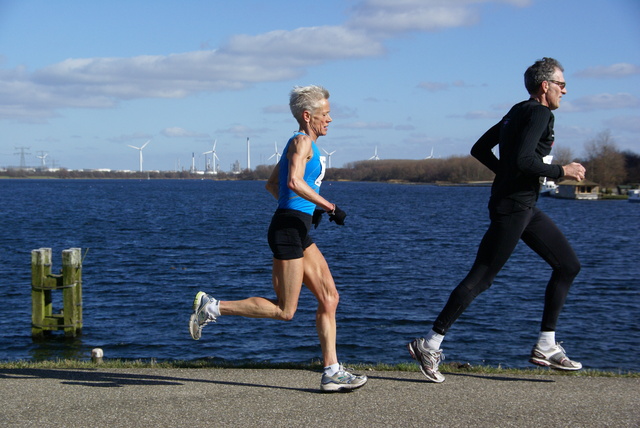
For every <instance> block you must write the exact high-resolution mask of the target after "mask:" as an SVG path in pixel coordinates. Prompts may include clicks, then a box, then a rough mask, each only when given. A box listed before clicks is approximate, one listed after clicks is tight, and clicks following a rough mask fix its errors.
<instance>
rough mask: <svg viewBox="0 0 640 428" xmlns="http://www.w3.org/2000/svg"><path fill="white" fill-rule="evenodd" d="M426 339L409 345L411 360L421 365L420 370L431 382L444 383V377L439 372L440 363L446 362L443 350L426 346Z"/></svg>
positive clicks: (416, 340)
mask: <svg viewBox="0 0 640 428" xmlns="http://www.w3.org/2000/svg"><path fill="white" fill-rule="evenodd" d="M424 342H425V340H424V338H420V339H415V340H414V341H413V342H411V343H409V344H408V345H407V349H408V350H409V353H410V354H411V358H413V359H414V360H416V361H418V363H420V370H422V374H424V375H425V376H426V377H427V379H428V380H429V381H431V382H435V383H441V382H444V376H442V373H440V372H439V371H438V366H439V365H440V362H441V361H443V360H444V354H443V353H442V349H438V350H437V351H435V350H433V349H428V348H427V347H425V346H424Z"/></svg>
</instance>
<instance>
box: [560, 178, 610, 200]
mask: <svg viewBox="0 0 640 428" xmlns="http://www.w3.org/2000/svg"><path fill="white" fill-rule="evenodd" d="M598 191H599V186H598V183H594V182H593V181H589V180H582V181H575V180H564V181H560V182H559V183H558V190H557V191H556V193H554V194H553V196H555V197H556V198H562V199H598Z"/></svg>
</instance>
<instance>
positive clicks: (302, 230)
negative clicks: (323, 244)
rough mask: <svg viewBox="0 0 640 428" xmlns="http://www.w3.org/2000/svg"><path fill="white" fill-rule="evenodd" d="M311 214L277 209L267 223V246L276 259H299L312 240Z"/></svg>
mask: <svg viewBox="0 0 640 428" xmlns="http://www.w3.org/2000/svg"><path fill="white" fill-rule="evenodd" d="M310 229H311V216H310V215H309V214H306V213H303V212H302V211H298V210H287V209H280V208H279V209H277V210H276V212H275V214H273V217H272V218H271V224H270V225H269V233H268V238H269V247H270V248H271V251H272V252H273V257H274V258H275V259H278V260H293V259H300V258H302V257H303V255H304V250H306V249H307V248H308V247H309V246H310V245H311V244H313V240H312V239H311V236H310V235H309V230H310Z"/></svg>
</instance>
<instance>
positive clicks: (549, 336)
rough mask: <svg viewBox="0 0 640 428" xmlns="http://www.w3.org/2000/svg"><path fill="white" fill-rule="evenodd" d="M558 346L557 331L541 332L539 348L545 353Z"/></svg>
mask: <svg viewBox="0 0 640 428" xmlns="http://www.w3.org/2000/svg"><path fill="white" fill-rule="evenodd" d="M554 346H556V332H555V331H541V332H540V336H539V337H538V348H540V349H542V350H543V351H547V350H549V349H551V348H553V347H554Z"/></svg>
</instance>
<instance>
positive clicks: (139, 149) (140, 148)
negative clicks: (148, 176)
mask: <svg viewBox="0 0 640 428" xmlns="http://www.w3.org/2000/svg"><path fill="white" fill-rule="evenodd" d="M150 142H151V140H147V142H146V143H144V144H143V145H142V146H141V147H136V146H132V145H130V144H127V145H128V146H129V147H131V148H132V149H136V150H138V151H139V152H140V172H142V149H144V148H145V147H147V144H149V143H150Z"/></svg>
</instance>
